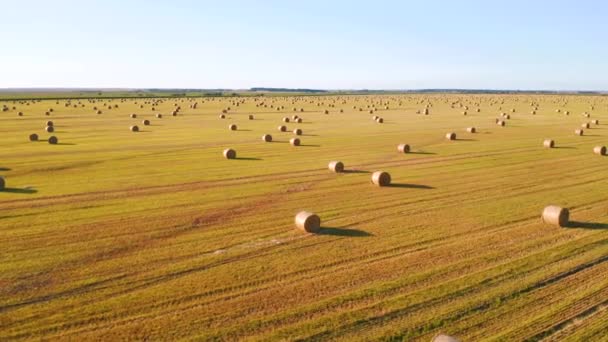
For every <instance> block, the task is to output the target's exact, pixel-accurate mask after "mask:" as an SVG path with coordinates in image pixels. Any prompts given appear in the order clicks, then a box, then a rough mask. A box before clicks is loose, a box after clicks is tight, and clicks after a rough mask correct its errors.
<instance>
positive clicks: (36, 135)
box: [30, 133, 38, 141]
mask: <svg viewBox="0 0 608 342" xmlns="http://www.w3.org/2000/svg"><path fill="white" fill-rule="evenodd" d="M30 141H38V134H36V133H32V134H30Z"/></svg>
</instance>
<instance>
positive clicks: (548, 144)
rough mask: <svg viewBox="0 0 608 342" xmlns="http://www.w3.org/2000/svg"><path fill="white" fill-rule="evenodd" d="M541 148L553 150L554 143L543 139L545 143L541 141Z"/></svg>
mask: <svg viewBox="0 0 608 342" xmlns="http://www.w3.org/2000/svg"><path fill="white" fill-rule="evenodd" d="M543 146H544V147H546V148H553V147H555V141H553V140H552V139H545V141H543Z"/></svg>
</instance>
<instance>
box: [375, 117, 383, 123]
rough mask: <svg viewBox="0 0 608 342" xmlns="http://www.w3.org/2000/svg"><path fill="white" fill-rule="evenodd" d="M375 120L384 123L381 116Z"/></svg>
mask: <svg viewBox="0 0 608 342" xmlns="http://www.w3.org/2000/svg"><path fill="white" fill-rule="evenodd" d="M376 122H377V123H380V124H381V123H384V119H383V118H377V119H376Z"/></svg>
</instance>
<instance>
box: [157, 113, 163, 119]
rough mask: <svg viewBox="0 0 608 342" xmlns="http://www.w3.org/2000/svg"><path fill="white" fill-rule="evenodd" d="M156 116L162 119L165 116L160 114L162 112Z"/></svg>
mask: <svg viewBox="0 0 608 342" xmlns="http://www.w3.org/2000/svg"><path fill="white" fill-rule="evenodd" d="M155 116H156V118H157V119H162V118H163V115H162V114H160V113H158V114H156V115H155Z"/></svg>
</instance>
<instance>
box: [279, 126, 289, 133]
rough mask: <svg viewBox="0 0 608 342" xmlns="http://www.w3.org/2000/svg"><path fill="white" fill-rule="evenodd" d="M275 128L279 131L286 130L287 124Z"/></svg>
mask: <svg viewBox="0 0 608 342" xmlns="http://www.w3.org/2000/svg"><path fill="white" fill-rule="evenodd" d="M277 129H278V130H279V132H287V126H279V127H278V128H277Z"/></svg>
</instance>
